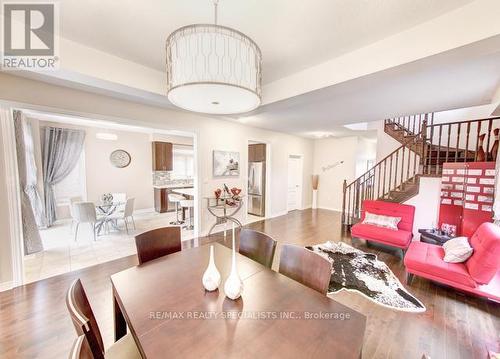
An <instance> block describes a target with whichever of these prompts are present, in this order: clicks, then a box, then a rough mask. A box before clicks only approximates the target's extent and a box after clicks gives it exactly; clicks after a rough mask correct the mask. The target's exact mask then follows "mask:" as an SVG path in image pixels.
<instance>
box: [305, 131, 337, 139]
mask: <svg viewBox="0 0 500 359" xmlns="http://www.w3.org/2000/svg"><path fill="white" fill-rule="evenodd" d="M309 135H310V136H312V137H316V138H329V137H333V136H334V134H333V133H331V132H310V133H309Z"/></svg>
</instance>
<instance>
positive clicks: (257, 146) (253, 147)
mask: <svg viewBox="0 0 500 359" xmlns="http://www.w3.org/2000/svg"><path fill="white" fill-rule="evenodd" d="M266 159H267V145H266V144H265V143H259V142H254V141H249V143H248V209H247V212H248V215H249V216H254V217H259V218H262V217H265V215H266V185H267V161H266Z"/></svg>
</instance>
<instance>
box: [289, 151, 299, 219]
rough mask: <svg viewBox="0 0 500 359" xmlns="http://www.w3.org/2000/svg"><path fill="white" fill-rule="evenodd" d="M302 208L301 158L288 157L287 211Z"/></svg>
mask: <svg viewBox="0 0 500 359" xmlns="http://www.w3.org/2000/svg"><path fill="white" fill-rule="evenodd" d="M301 207H302V157H301V156H297V155H290V156H289V157H288V204H287V208H288V211H293V210H295V209H300V208H301Z"/></svg>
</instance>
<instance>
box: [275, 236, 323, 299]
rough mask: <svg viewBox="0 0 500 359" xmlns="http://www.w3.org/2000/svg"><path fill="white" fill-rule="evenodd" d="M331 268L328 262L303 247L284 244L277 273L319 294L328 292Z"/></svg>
mask: <svg viewBox="0 0 500 359" xmlns="http://www.w3.org/2000/svg"><path fill="white" fill-rule="evenodd" d="M331 271H332V266H331V264H330V262H329V261H328V260H327V259H325V258H323V257H321V256H320V255H319V254H316V253H314V252H312V251H310V250H308V249H306V248H304V247H299V246H296V245H293V244H284V245H283V247H282V248H281V254H280V266H279V272H280V273H281V274H283V275H286V276H287V277H289V278H291V279H293V280H296V281H297V282H299V283H302V284H304V285H305V286H307V287H309V288H312V289H314V290H316V291H318V292H320V293H321V294H325V295H326V293H327V291H328V284H329V283H330V277H331Z"/></svg>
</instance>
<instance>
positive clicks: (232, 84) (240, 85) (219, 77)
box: [167, 25, 262, 114]
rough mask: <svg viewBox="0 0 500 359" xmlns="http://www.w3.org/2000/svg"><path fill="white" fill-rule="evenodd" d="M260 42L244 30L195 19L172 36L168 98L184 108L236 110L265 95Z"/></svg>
mask: <svg viewBox="0 0 500 359" xmlns="http://www.w3.org/2000/svg"><path fill="white" fill-rule="evenodd" d="M261 62H262V55H261V53H260V49H259V47H258V46H257V45H256V44H255V43H254V42H253V41H252V40H251V39H250V38H248V37H247V36H245V35H244V34H242V33H240V32H239V31H236V30H233V29H231V28H227V27H224V26H219V25H189V26H185V27H183V28H180V29H178V30H176V31H175V32H173V33H172V34H171V35H170V36H169V38H168V39H167V91H168V99H169V100H170V102H172V103H173V104H174V105H176V106H178V107H181V108H183V109H186V110H189V111H194V112H202V113H210V114H234V113H243V112H248V111H251V110H253V109H255V108H257V107H258V106H259V105H260V101H261Z"/></svg>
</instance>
